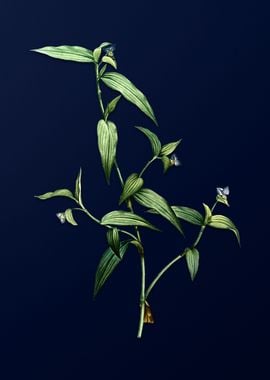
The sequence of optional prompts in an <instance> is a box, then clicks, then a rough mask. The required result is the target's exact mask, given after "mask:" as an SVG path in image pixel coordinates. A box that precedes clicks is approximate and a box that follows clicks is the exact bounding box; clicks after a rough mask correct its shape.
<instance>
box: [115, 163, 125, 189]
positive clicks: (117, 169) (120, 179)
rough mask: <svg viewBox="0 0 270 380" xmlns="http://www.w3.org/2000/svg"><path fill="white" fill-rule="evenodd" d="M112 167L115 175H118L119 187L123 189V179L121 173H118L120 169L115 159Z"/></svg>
mask: <svg viewBox="0 0 270 380" xmlns="http://www.w3.org/2000/svg"><path fill="white" fill-rule="evenodd" d="M114 166H115V168H116V171H117V174H118V177H119V181H120V183H121V186H122V187H124V180H123V177H122V174H121V171H120V168H119V166H118V163H117V161H116V159H115V160H114Z"/></svg>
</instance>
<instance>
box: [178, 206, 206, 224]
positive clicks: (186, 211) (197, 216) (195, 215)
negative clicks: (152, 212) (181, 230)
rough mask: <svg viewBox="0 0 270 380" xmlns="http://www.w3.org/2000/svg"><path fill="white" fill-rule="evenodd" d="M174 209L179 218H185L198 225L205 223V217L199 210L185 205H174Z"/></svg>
mask: <svg viewBox="0 0 270 380" xmlns="http://www.w3.org/2000/svg"><path fill="white" fill-rule="evenodd" d="M172 209H173V211H174V213H175V215H176V216H177V218H180V219H183V220H185V221H186V222H189V223H191V224H196V225H197V226H202V225H203V222H204V218H203V216H202V214H201V213H199V211H197V210H194V209H193V208H190V207H184V206H172Z"/></svg>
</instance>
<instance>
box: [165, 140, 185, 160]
mask: <svg viewBox="0 0 270 380" xmlns="http://www.w3.org/2000/svg"><path fill="white" fill-rule="evenodd" d="M181 141H182V139H180V140H177V141H174V142H171V143H168V144H165V145H163V147H162V148H161V152H160V154H161V155H162V156H168V155H169V154H171V153H173V152H174V151H175V149H176V148H177V147H178V145H179V144H180V142H181Z"/></svg>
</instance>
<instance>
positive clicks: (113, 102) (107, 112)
mask: <svg viewBox="0 0 270 380" xmlns="http://www.w3.org/2000/svg"><path fill="white" fill-rule="evenodd" d="M121 96H122V95H119V96H117V97H116V98H114V99H113V100H111V101H110V103H109V104H108V105H107V107H106V109H105V113H104V117H105V120H107V118H108V116H109V115H110V114H111V113H112V112H113V111H114V110H115V108H116V106H117V104H118V102H119V100H120V99H121Z"/></svg>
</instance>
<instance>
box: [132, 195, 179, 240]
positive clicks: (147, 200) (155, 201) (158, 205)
mask: <svg viewBox="0 0 270 380" xmlns="http://www.w3.org/2000/svg"><path fill="white" fill-rule="evenodd" d="M134 198H135V200H136V201H137V202H138V203H140V204H141V205H143V206H145V207H150V208H151V209H154V210H156V211H157V212H158V214H160V215H162V216H163V217H164V218H165V219H167V220H168V221H169V222H171V223H172V224H173V225H174V227H175V228H177V230H178V231H180V232H181V233H183V231H182V229H181V226H180V223H179V220H178V219H177V217H176V215H175V213H174V212H173V210H172V208H171V207H170V205H169V203H168V202H167V201H166V199H165V198H163V197H162V196H161V195H159V194H157V193H156V192H155V191H153V190H150V189H141V190H140V191H139V192H137V193H136V194H135V195H134Z"/></svg>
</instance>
